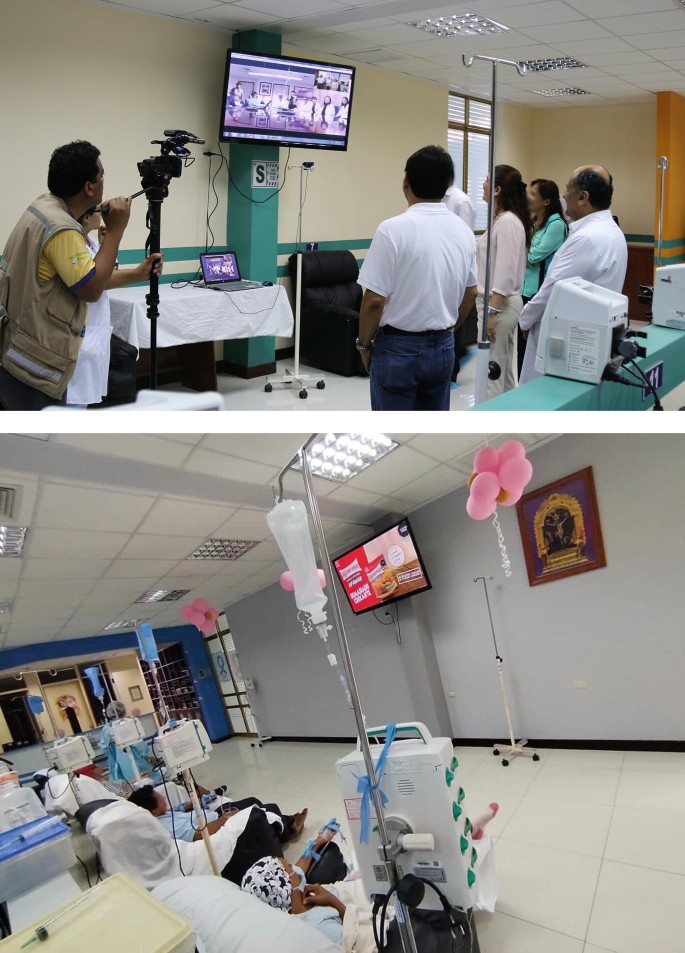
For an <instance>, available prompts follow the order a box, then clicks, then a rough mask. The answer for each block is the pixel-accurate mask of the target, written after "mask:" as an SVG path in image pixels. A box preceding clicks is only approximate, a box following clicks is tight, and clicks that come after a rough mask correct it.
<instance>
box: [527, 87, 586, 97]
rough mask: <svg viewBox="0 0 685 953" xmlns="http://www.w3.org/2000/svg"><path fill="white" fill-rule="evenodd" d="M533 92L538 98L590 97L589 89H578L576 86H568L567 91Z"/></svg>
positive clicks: (547, 90) (536, 90)
mask: <svg viewBox="0 0 685 953" xmlns="http://www.w3.org/2000/svg"><path fill="white" fill-rule="evenodd" d="M531 92H533V93H535V95H536V96H590V95H591V94H590V93H589V92H588V90H587V89H578V88H577V87H575V86H568V87H566V88H565V89H533V90H531Z"/></svg>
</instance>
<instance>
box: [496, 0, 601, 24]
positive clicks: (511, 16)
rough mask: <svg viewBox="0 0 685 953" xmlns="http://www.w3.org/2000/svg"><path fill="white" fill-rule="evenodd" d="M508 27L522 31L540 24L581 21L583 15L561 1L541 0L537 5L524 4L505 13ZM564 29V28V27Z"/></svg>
mask: <svg viewBox="0 0 685 953" xmlns="http://www.w3.org/2000/svg"><path fill="white" fill-rule="evenodd" d="M506 18H507V22H506V25H507V26H508V27H514V28H515V29H523V28H524V27H529V26H537V25H538V24H540V23H566V22H569V21H571V20H582V18H583V14H582V13H579V12H578V11H577V10H574V9H573V8H572V7H570V6H569V5H568V4H567V3H562V2H561V0H542V2H538V3H524V4H522V5H521V6H516V7H512V8H511V9H508V10H507V13H506ZM564 29H565V27H564Z"/></svg>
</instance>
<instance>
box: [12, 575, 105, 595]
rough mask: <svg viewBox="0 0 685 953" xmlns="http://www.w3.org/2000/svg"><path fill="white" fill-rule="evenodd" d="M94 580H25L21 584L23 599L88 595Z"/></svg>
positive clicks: (20, 593) (20, 591) (20, 590)
mask: <svg viewBox="0 0 685 953" xmlns="http://www.w3.org/2000/svg"><path fill="white" fill-rule="evenodd" d="M93 585H94V580H93V579H85V578H80V577H78V578H75V579H25V580H23V581H22V582H21V583H20V584H19V590H18V592H19V595H20V596H21V598H22V599H31V598H35V599H50V598H53V597H65V598H72V599H73V598H75V597H80V598H83V596H85V595H87V594H88V593H89V592H90V590H91V589H92V588H93Z"/></svg>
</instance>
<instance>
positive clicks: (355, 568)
mask: <svg viewBox="0 0 685 953" xmlns="http://www.w3.org/2000/svg"><path fill="white" fill-rule="evenodd" d="M333 565H334V566H335V569H336V571H337V573H338V577H339V579H340V582H341V583H342V586H343V588H344V590H345V594H346V595H347V598H348V600H349V602H350V606H351V607H352V610H353V611H354V612H355V613H359V612H365V611H366V610H367V609H375V608H377V607H378V606H382V605H383V604H384V603H387V602H394V601H395V600H396V599H402V598H403V597H404V596H409V595H412V594H413V593H415V592H420V591H421V590H423V589H430V582H429V580H428V577H427V575H426V572H425V569H424V567H423V564H422V562H421V559H420V558H419V554H418V552H417V550H416V546H415V544H414V540H413V538H412V535H411V531H410V529H409V525H408V524H407V521H406V520H402V522H400V523H398V524H397V525H396V526H393V527H392V528H391V529H389V530H387V532H385V533H381V534H380V535H379V536H374V538H373V539H371V540H369V541H368V542H367V543H364V545H363V546H358V547H357V548H356V549H353V550H351V551H350V552H349V553H346V554H345V555H344V556H340V557H339V558H338V559H334V560H333Z"/></svg>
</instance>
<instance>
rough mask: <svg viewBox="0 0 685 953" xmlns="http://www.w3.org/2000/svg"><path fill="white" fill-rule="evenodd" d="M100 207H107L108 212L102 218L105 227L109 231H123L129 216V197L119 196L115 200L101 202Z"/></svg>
mask: <svg viewBox="0 0 685 953" xmlns="http://www.w3.org/2000/svg"><path fill="white" fill-rule="evenodd" d="M101 205H102V206H103V207H104V206H109V211H108V212H106V213H103V218H104V222H105V226H106V227H107V228H108V229H109V230H110V231H112V230H115V229H119V230H120V231H122V232H123V230H124V229H125V228H126V226H127V225H128V220H129V217H130V215H131V197H130V196H128V195H120V196H118V197H117V198H115V199H107V201H106V202H102V203H101Z"/></svg>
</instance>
